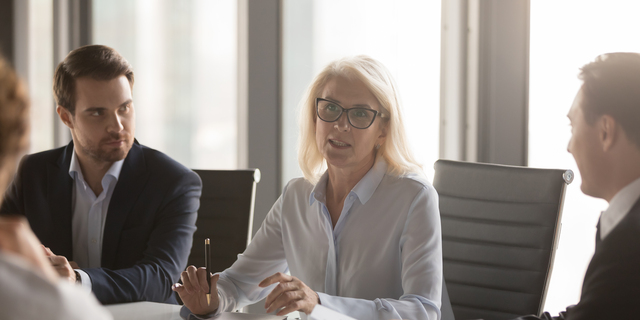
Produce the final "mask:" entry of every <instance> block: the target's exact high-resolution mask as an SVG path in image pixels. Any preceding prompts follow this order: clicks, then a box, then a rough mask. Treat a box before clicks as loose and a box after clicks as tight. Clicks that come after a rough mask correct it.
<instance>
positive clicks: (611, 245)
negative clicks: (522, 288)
mask: <svg viewBox="0 0 640 320" xmlns="http://www.w3.org/2000/svg"><path fill="white" fill-rule="evenodd" d="M580 79H582V80H583V82H584V83H583V85H582V87H581V88H580V91H579V92H578V94H577V96H576V98H575V101H574V103H573V106H572V107H571V110H570V111H569V114H568V117H569V119H570V121H571V133H572V137H571V141H570V142H569V146H568V151H569V152H570V153H571V154H572V155H573V157H574V158H575V160H576V163H577V165H578V169H579V171H580V175H581V176H582V185H581V186H580V188H581V190H582V192H584V193H585V194H587V195H590V196H593V197H596V198H602V199H605V200H607V202H609V207H608V208H607V210H605V211H604V212H602V215H601V216H600V222H599V223H598V231H597V233H596V250H595V253H594V255H593V257H592V259H591V262H590V263H589V267H588V268H587V272H586V274H585V277H584V282H583V284H582V294H581V297H580V302H579V303H578V304H577V305H575V306H571V307H569V308H567V311H566V312H565V313H563V314H561V315H560V316H559V317H556V318H554V317H551V316H550V315H549V314H548V313H545V314H543V315H542V317H541V318H542V319H551V318H554V319H567V320H590V319H594V320H595V319H598V320H602V319H640V201H638V199H639V198H640V54H637V53H610V54H605V55H601V56H599V57H597V58H596V60H595V61H594V62H592V63H589V64H587V65H585V66H584V67H583V68H582V69H581V73H580ZM520 319H539V318H538V317H534V316H527V317H521V318H520Z"/></svg>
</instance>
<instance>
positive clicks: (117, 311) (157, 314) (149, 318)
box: [106, 302, 287, 320]
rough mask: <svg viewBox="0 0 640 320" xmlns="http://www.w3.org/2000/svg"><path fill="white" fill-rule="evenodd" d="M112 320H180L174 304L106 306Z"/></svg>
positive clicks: (232, 318) (264, 317)
mask: <svg viewBox="0 0 640 320" xmlns="http://www.w3.org/2000/svg"><path fill="white" fill-rule="evenodd" d="M106 307H107V310H109V312H111V314H112V315H113V319H114V320H134V319H135V320H181V319H182V318H181V317H180V308H182V306H180V305H175V304H165V303H157V302H132V303H121V304H112V305H108V306H106ZM214 319H216V320H283V319H287V318H286V317H284V316H274V315H268V314H251V313H239V312H223V313H222V314H221V315H220V316H218V317H216V318H214Z"/></svg>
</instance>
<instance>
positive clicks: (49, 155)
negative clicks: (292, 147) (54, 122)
mask: <svg viewBox="0 0 640 320" xmlns="http://www.w3.org/2000/svg"><path fill="white" fill-rule="evenodd" d="M54 77H55V79H54V94H55V97H56V101H57V105H58V106H57V112H58V115H59V117H60V120H62V122H63V123H64V124H65V125H66V126H67V127H69V129H70V131H71V136H72V138H73V141H72V142H71V143H69V145H67V146H66V147H62V148H58V149H54V150H49V151H45V152H41V153H37V154H33V155H29V156H26V157H25V158H24V159H23V160H22V162H21V164H20V167H19V169H18V174H17V175H16V177H15V179H14V181H13V184H12V185H11V186H10V188H9V189H8V190H7V194H6V197H5V201H4V203H3V204H2V207H1V208H0V212H1V213H7V214H21V215H24V216H26V217H27V219H28V220H29V223H30V224H31V227H32V228H33V231H34V233H35V234H36V235H37V236H38V238H39V239H40V241H41V242H42V243H43V244H44V245H45V246H47V247H48V248H47V253H48V255H49V259H50V260H51V263H52V264H53V265H54V267H55V268H56V270H57V271H58V273H59V274H60V275H61V276H62V277H63V278H66V279H68V280H69V281H70V282H78V283H81V284H82V286H83V287H85V288H87V289H88V290H91V291H92V292H93V293H94V294H95V296H96V297H97V298H98V300H99V301H100V302H102V303H103V304H108V303H120V302H130V301H156V302H168V303H175V302H176V300H175V297H174V295H172V291H171V285H172V284H173V283H174V282H175V281H177V279H178V278H179V276H180V272H181V271H182V270H184V268H185V267H186V263H187V257H188V255H189V251H190V248H191V242H192V237H193V232H194V231H195V229H196V228H195V221H196V214H197V213H196V212H197V210H198V207H199V205H200V202H199V201H200V200H199V198H200V194H201V189H202V183H201V181H200V179H199V177H198V176H197V175H196V174H195V173H194V172H193V171H191V170H189V169H187V168H185V167H184V166H182V165H180V164H179V163H177V162H176V161H174V160H172V159H170V158H169V157H167V156H166V155H164V154H162V153H160V152H158V151H156V150H153V149H150V148H147V147H144V146H142V145H140V144H138V142H137V141H136V140H135V139H134V134H135V110H134V107H133V98H132V94H131V90H132V86H133V71H132V69H131V66H130V65H129V63H128V62H127V61H126V60H125V59H124V58H123V57H122V56H120V54H118V53H117V52H116V51H115V50H113V49H111V48H109V47H106V46H100V45H91V46H85V47H81V48H78V49H76V50H74V51H72V52H71V53H69V55H68V56H67V57H66V58H65V60H64V61H63V62H61V63H60V64H59V65H58V68H57V69H56V72H55V76H54Z"/></svg>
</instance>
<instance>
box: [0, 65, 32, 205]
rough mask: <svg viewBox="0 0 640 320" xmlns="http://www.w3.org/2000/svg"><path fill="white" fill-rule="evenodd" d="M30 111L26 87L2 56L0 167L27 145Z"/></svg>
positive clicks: (0, 70) (0, 69) (0, 81)
mask: <svg viewBox="0 0 640 320" xmlns="http://www.w3.org/2000/svg"><path fill="white" fill-rule="evenodd" d="M28 111H29V98H28V94H27V90H26V88H25V87H24V85H23V84H22V83H21V82H20V80H19V79H18V77H17V76H16V73H15V72H14V71H13V69H12V68H11V66H9V63H8V62H7V61H6V60H5V59H4V58H3V57H2V56H0V169H3V167H4V166H5V165H6V164H7V163H6V162H7V161H12V160H13V158H15V157H16V156H17V155H19V154H20V153H22V152H23V151H24V150H25V149H26V147H27V142H28V139H26V135H27V132H28V129H29V120H28V113H29V112H28ZM0 183H2V181H0ZM0 196H1V194H0ZM0 199H1V198H0Z"/></svg>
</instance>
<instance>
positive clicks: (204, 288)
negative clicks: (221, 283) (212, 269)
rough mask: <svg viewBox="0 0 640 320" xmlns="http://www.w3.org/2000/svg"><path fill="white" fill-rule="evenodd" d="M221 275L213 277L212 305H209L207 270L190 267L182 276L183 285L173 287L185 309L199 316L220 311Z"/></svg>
mask: <svg viewBox="0 0 640 320" xmlns="http://www.w3.org/2000/svg"><path fill="white" fill-rule="evenodd" d="M219 277H220V276H219V275H217V274H216V275H213V276H212V277H211V284H210V285H211V304H208V303H207V292H208V291H209V284H208V283H207V269H205V268H204V267H203V268H198V269H196V267H194V266H189V267H188V268H187V270H186V271H183V272H182V274H181V275H180V279H181V280H182V284H180V283H176V284H174V285H173V287H171V289H173V291H175V292H177V293H178V295H179V296H180V299H182V302H183V303H184V305H185V307H187V308H189V310H190V311H191V313H193V314H197V315H206V314H209V313H213V312H215V311H216V310H218V304H219V302H218V286H217V284H218V278H219Z"/></svg>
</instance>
